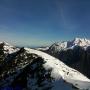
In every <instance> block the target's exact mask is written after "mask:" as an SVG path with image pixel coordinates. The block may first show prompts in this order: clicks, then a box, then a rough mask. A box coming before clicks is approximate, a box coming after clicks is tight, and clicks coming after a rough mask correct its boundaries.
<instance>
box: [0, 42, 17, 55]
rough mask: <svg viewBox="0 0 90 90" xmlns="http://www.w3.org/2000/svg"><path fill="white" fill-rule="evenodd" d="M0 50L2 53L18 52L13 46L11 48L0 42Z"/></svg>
mask: <svg viewBox="0 0 90 90" xmlns="http://www.w3.org/2000/svg"><path fill="white" fill-rule="evenodd" d="M0 48H1V49H3V51H4V53H6V54H7V53H9V54H11V53H14V52H16V51H17V50H19V48H16V47H15V46H12V45H10V44H8V43H6V42H0Z"/></svg>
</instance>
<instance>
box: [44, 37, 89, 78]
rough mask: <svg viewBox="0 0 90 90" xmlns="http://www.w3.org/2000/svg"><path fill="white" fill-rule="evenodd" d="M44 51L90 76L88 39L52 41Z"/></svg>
mask: <svg viewBox="0 0 90 90" xmlns="http://www.w3.org/2000/svg"><path fill="white" fill-rule="evenodd" d="M44 52H46V53H48V54H50V55H52V56H54V57H56V58H58V59H60V60H61V61H62V62H64V63H65V64H67V65H68V66H70V67H72V68H74V69H76V70H78V71H79V72H81V73H83V74H84V75H85V76H87V77H88V78H90V40H88V39H84V38H75V39H74V40H72V41H67V42H58V43H54V44H53V45H51V46H50V47H49V49H48V50H45V51H44Z"/></svg>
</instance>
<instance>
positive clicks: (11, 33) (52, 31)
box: [0, 0, 90, 46]
mask: <svg viewBox="0 0 90 90" xmlns="http://www.w3.org/2000/svg"><path fill="white" fill-rule="evenodd" d="M75 37H81V38H82V37H86V38H90V0H0V41H6V42H9V43H12V44H15V45H19V46H42V45H49V44H51V43H53V42H57V41H61V40H70V39H73V38H75Z"/></svg>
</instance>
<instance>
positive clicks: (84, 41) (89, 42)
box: [72, 38, 90, 47]
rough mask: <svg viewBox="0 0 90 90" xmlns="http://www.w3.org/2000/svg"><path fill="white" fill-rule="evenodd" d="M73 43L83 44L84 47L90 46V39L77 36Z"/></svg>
mask: <svg viewBox="0 0 90 90" xmlns="http://www.w3.org/2000/svg"><path fill="white" fill-rule="evenodd" d="M72 43H73V45H78V46H82V47H87V46H90V40H88V39H86V38H75V39H74V40H73V41H72Z"/></svg>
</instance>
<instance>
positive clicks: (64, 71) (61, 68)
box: [25, 48, 90, 90]
mask: <svg viewBox="0 0 90 90" xmlns="http://www.w3.org/2000/svg"><path fill="white" fill-rule="evenodd" d="M25 50H26V51H27V53H32V54H36V55H38V56H40V57H42V58H43V59H44V61H45V64H43V67H44V68H45V69H46V70H48V69H52V71H51V77H53V78H54V79H55V81H54V82H53V86H54V87H53V88H52V90H60V88H61V90H72V86H71V84H72V85H73V86H75V87H77V88H79V89H80V90H90V80H89V79H88V78H87V77H86V76H84V75H83V74H81V73H80V72H78V71H77V70H75V69H72V68H70V67H68V66H67V65H65V64H64V63H63V62H61V61H60V60H59V59H56V58H54V57H52V56H50V55H49V54H46V53H44V52H41V51H38V50H34V49H29V48H25ZM63 80H64V81H65V82H68V83H70V84H67V83H65V82H63Z"/></svg>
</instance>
